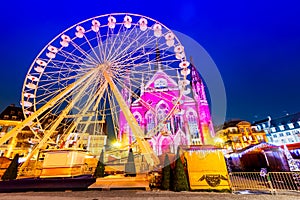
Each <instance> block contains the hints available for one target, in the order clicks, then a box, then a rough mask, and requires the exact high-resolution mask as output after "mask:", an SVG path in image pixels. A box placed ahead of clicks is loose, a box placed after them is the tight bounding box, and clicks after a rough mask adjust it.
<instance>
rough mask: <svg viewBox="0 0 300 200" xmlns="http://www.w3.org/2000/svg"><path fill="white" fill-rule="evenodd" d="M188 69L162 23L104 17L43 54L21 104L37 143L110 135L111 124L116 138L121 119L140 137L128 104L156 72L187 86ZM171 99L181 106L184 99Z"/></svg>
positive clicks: (79, 27) (60, 38)
mask: <svg viewBox="0 0 300 200" xmlns="http://www.w3.org/2000/svg"><path fill="white" fill-rule="evenodd" d="M188 66H189V63H188V62H187V61H186V58H185V53H184V47H183V46H182V45H181V43H180V41H179V40H178V38H177V37H176V36H175V34H174V33H173V32H172V31H171V30H170V29H169V28H167V27H166V26H165V25H163V24H162V23H160V22H158V21H156V20H154V19H151V18H149V17H146V16H142V15H137V14H129V13H113V14H106V15H101V16H97V17H93V18H90V19H87V20H84V21H82V22H79V23H77V24H75V25H73V26H71V27H70V28H68V29H66V30H65V31H63V32H62V33H60V34H59V35H57V36H56V37H55V38H54V39H53V40H52V41H50V42H49V43H48V44H47V45H46V46H45V47H44V48H43V49H42V51H41V52H40V53H39V54H38V56H37V57H36V58H35V59H34V61H33V63H32V64H31V66H30V68H29V70H28V73H27V75H26V78H25V81H24V85H23V89H22V98H21V105H22V108H23V111H24V115H25V118H29V117H30V118H32V119H33V120H31V122H30V124H29V125H30V127H31V129H32V130H33V131H34V132H35V134H36V137H38V138H43V136H44V135H45V134H46V132H47V131H48V132H52V133H54V132H56V133H58V132H60V133H62V134H63V135H68V134H70V133H71V132H78V133H89V134H94V135H98V134H100V135H101V134H106V132H107V128H106V127H107V124H108V123H111V127H112V128H111V130H109V131H112V132H113V133H114V134H116V135H117V134H118V133H119V132H120V113H121V112H122V113H123V114H124V115H125V118H126V120H127V121H128V123H129V125H130V129H131V131H135V132H136V131H137V132H139V128H138V127H137V126H138V124H137V122H136V121H135V120H134V116H133V115H132V113H131V111H130V104H131V103H132V102H134V101H136V100H141V99H142V98H141V95H142V93H143V92H142V89H141V87H143V86H144V85H145V84H147V82H149V81H150V80H151V78H152V77H153V75H154V74H155V73H156V72H157V71H158V70H161V71H163V72H164V73H165V74H167V75H168V76H170V77H171V78H173V79H174V80H177V81H178V82H180V81H181V83H184V81H185V80H186V76H187V75H188V74H189V69H188ZM182 87H184V85H183V86H182ZM168 95H169V94H168ZM171 99H172V103H173V104H174V105H176V104H177V103H178V102H179V101H180V99H181V94H174V96H173V97H172V98H171ZM142 104H143V106H145V107H147V109H149V110H155V108H153V107H152V105H151V104H150V103H149V102H147V101H143V102H142ZM174 108H175V107H174ZM171 112H172V110H170V111H169V113H167V115H166V117H167V116H168V115H170V114H171ZM164 120H165V119H162V120H161V121H160V122H158V123H157V124H156V127H154V128H153V130H154V131H159V129H160V128H161V127H162V126H160V124H163V121H164ZM133 129H136V130H133ZM149 134H150V133H149ZM149 134H148V135H149ZM146 135H147V133H146ZM138 137H141V135H138Z"/></svg>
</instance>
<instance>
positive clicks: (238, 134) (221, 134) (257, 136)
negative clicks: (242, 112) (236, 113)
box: [215, 120, 268, 152]
mask: <svg viewBox="0 0 300 200" xmlns="http://www.w3.org/2000/svg"><path fill="white" fill-rule="evenodd" d="M216 136H217V137H216V140H215V144H216V145H219V146H220V147H222V148H226V149H227V150H228V151H229V152H232V151H236V150H241V149H244V148H246V147H248V146H250V145H255V144H259V143H262V142H267V141H268V139H267V137H266V133H265V132H264V131H262V130H257V128H256V126H253V125H251V123H250V122H247V121H243V120H232V121H228V122H225V123H224V126H223V127H222V128H221V129H220V130H218V131H217V132H216Z"/></svg>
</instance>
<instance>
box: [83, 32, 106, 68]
mask: <svg viewBox="0 0 300 200" xmlns="http://www.w3.org/2000/svg"><path fill="white" fill-rule="evenodd" d="M83 37H84V39H85V40H86V42H87V43H88V45H89V47H90V49H91V51H92V52H93V54H94V55H95V58H96V60H97V61H98V62H97V63H101V62H102V61H103V60H101V59H100V57H99V55H98V54H97V53H96V52H95V49H94V47H93V46H92V45H91V43H90V41H89V40H88V38H87V37H86V35H85V34H84V35H83Z"/></svg>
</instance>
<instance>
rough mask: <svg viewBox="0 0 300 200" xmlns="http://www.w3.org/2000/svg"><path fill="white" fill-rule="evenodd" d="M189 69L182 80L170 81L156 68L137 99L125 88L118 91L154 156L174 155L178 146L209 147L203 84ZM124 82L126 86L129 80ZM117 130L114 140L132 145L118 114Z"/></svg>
mask: <svg viewBox="0 0 300 200" xmlns="http://www.w3.org/2000/svg"><path fill="white" fill-rule="evenodd" d="M189 70H190V72H191V73H190V75H188V76H187V79H186V80H184V81H183V80H180V78H179V75H178V78H176V80H174V77H171V76H169V75H168V74H167V73H166V72H165V71H164V70H163V66H162V65H159V66H158V67H157V69H156V72H155V73H154V75H153V76H152V77H151V78H149V80H148V81H147V82H146V83H143V81H142V84H141V88H140V95H139V98H137V99H134V100H132V98H130V94H129V92H128V91H127V90H126V88H123V89H122V91H121V93H122V95H123V98H124V100H125V101H126V103H127V105H128V107H129V108H130V110H131V112H132V114H133V115H134V117H135V119H136V121H137V123H138V124H139V126H140V127H141V129H142V131H143V132H144V134H145V138H147V140H148V142H149V143H150V146H151V147H152V148H153V151H154V153H155V154H156V155H157V156H159V155H162V154H165V153H176V151H177V148H178V146H180V145H206V144H211V141H212V138H213V137H214V136H215V133H214V128H213V123H212V119H211V115H210V109H209V105H208V102H207V98H206V94H205V89H204V83H203V81H202V79H201V77H200V74H199V72H198V71H197V70H196V67H195V66H194V65H192V64H191V65H190V66H189ZM127 81H128V82H127V83H126V84H128V85H130V79H127ZM183 85H184V87H185V90H184V91H183V94H181V93H180V91H181V87H183ZM179 95H181V96H180V97H179ZM178 99H179V100H178ZM119 127H120V130H119V133H118V140H119V141H121V142H122V143H127V142H128V144H129V145H130V144H131V143H133V142H134V140H135V139H134V135H133V134H132V133H131V130H130V128H129V125H128V123H127V121H126V119H125V117H124V115H123V113H122V112H120V116H119Z"/></svg>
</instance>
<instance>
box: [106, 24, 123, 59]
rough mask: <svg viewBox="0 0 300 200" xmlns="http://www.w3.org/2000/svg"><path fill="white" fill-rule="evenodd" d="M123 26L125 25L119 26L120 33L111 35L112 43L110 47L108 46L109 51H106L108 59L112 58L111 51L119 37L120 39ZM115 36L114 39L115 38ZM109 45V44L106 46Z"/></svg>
mask: <svg viewBox="0 0 300 200" xmlns="http://www.w3.org/2000/svg"><path fill="white" fill-rule="evenodd" d="M122 27H124V26H123V25H121V27H120V28H119V30H118V33H116V34H112V36H113V37H109V38H110V39H111V40H112V41H111V43H110V45H109V46H110V47H108V49H109V50H108V52H106V58H107V59H106V60H110V55H111V51H112V50H113V48H114V47H115V44H116V41H117V39H120V37H121V36H120V31H121V29H122ZM126 31H127V30H126ZM113 38H114V39H113ZM106 47H107V46H106Z"/></svg>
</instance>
